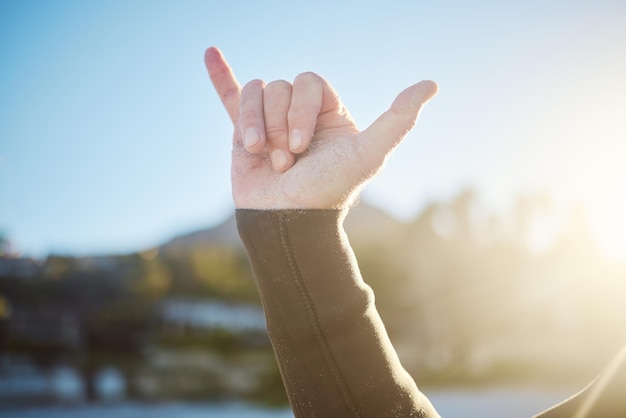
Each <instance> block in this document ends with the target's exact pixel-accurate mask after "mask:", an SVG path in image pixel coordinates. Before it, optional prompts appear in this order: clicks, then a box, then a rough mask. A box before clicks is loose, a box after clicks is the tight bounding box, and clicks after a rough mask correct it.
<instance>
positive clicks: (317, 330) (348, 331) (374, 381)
mask: <svg viewBox="0 0 626 418" xmlns="http://www.w3.org/2000/svg"><path fill="white" fill-rule="evenodd" d="M341 222H342V213H341V212H340V211H336V210H280V211H259V210H238V211H237V223H238V228H239V232H240V235H241V237H242V239H243V241H244V244H245V246H246V249H247V251H248V255H249V257H250V261H251V264H252V267H253V270H254V275H255V279H256V281H257V286H258V288H259V292H260V294H261V299H262V301H263V306H264V309H265V314H266V317H267V324H268V332H269V335H270V339H271V340H272V344H273V346H274V351H275V353H276V358H277V360H278V363H279V367H280V369H281V374H282V376H283V382H284V384H285V387H286V389H287V393H288V396H289V400H290V402H291V405H292V408H293V410H294V413H295V414H296V416H298V417H302V416H328V417H330V416H361V417H368V416H371V417H409V416H415V417H429V418H430V417H437V416H438V415H437V413H436V412H435V410H434V408H433V407H432V406H431V405H430V403H429V402H428V400H427V399H426V397H425V396H424V395H423V394H421V393H420V392H419V390H418V389H417V387H416V385H415V382H414V381H413V379H412V378H411V377H410V376H409V375H408V374H407V373H406V371H405V370H404V369H403V368H402V366H401V364H400V362H399V360H398V358H397V355H396V352H395V350H394V349H393V347H392V346H391V343H390V341H389V338H388V336H387V333H386V331H385V328H384V326H383V323H382V321H381V319H380V317H379V315H378V313H377V311H376V308H375V305H374V295H373V293H372V291H371V289H370V288H369V286H367V285H366V284H365V283H364V282H363V280H362V279H361V276H360V273H359V270H358V266H357V263H356V260H355V258H354V255H353V253H352V250H351V248H350V246H349V244H348V242H347V239H346V238H345V235H344V233H343V229H342V227H341Z"/></svg>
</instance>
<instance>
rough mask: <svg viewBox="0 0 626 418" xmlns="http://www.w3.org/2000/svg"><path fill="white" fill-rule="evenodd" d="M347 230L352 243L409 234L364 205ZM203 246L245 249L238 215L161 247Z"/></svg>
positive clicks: (353, 211)
mask: <svg viewBox="0 0 626 418" xmlns="http://www.w3.org/2000/svg"><path fill="white" fill-rule="evenodd" d="M344 227H345V229H346V232H347V234H348V238H349V239H350V242H352V243H358V244H369V243H372V242H380V241H384V240H387V239H394V238H397V237H398V236H401V234H403V233H404V232H405V231H406V224H405V223H403V222H400V221H398V220H397V219H396V218H394V217H392V216H391V215H389V214H387V213H386V212H384V211H382V210H381V209H378V208H375V207H374V206H371V205H368V204H366V203H363V202H361V203H360V204H359V205H357V206H356V207H354V208H352V209H350V212H349V213H348V216H347V217H346V220H345V221H344ZM202 245H216V246H228V247H235V248H239V249H243V245H242V243H241V240H240V239H239V234H238V233H237V224H236V221H235V215H234V214H233V215H231V216H230V217H228V218H227V219H226V220H224V221H223V222H222V223H220V224H218V225H216V226H214V227H211V228H205V229H201V230H199V231H194V232H190V233H187V234H183V235H179V236H177V237H175V238H173V239H172V240H170V241H169V242H167V243H165V244H163V245H162V246H161V250H162V251H164V252H176V253H179V252H184V251H186V250H188V249H190V248H193V247H197V246H202Z"/></svg>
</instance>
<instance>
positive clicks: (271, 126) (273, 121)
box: [263, 80, 295, 171]
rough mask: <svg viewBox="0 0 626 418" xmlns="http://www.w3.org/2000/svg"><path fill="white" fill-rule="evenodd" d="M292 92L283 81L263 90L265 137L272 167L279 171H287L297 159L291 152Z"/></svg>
mask: <svg viewBox="0 0 626 418" xmlns="http://www.w3.org/2000/svg"><path fill="white" fill-rule="evenodd" d="M291 91H292V87H291V84H289V83H288V82H286V81H282V80H278V81H273V82H271V83H269V84H268V85H267V86H266V87H265V89H264V90H263V115H264V119H265V135H266V138H267V144H268V145H269V150H270V157H271V159H272V165H273V166H274V169H276V170H278V171H285V170H287V169H288V168H289V167H291V166H292V165H293V162H294V159H295V158H294V156H293V154H292V153H291V152H290V151H289V125H288V122H287V112H288V111H289V105H290V103H291Z"/></svg>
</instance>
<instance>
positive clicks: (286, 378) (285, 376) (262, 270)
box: [249, 242, 304, 417]
mask: <svg viewBox="0 0 626 418" xmlns="http://www.w3.org/2000/svg"><path fill="white" fill-rule="evenodd" d="M249 245H250V246H251V249H252V251H253V253H254V257H255V258H258V257H256V254H258V252H257V246H256V243H254V242H250V243H249ZM256 268H257V269H258V270H259V276H260V277H270V275H269V274H268V272H267V270H266V269H265V266H264V265H263V264H262V263H259V264H258V265H257V266H256ZM259 294H260V296H261V303H262V304H263V305H264V309H263V311H264V312H265V323H266V328H267V329H268V332H269V328H270V322H272V321H271V318H269V316H268V315H267V311H266V310H265V298H264V297H263V292H259ZM270 341H271V338H270ZM273 345H274V343H273V342H272V346H273ZM273 351H274V355H275V356H276V360H277V361H276V364H277V366H278V371H279V372H280V375H281V377H282V379H283V386H284V387H285V391H286V392H287V395H288V397H289V398H291V396H289V392H290V391H291V388H292V385H291V383H290V381H289V380H290V379H289V376H288V373H285V371H284V370H283V364H285V362H284V360H283V357H282V355H281V353H280V350H277V349H273ZM289 403H290V404H291V408H292V410H293V412H294V416H296V417H303V416H304V415H303V414H302V411H301V410H300V405H297V403H296V402H289Z"/></svg>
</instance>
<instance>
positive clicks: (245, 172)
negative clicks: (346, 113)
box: [232, 120, 363, 209]
mask: <svg viewBox="0 0 626 418" xmlns="http://www.w3.org/2000/svg"><path fill="white" fill-rule="evenodd" d="M335 122H336V123H335V125H339V126H338V127H334V126H332V125H331V126H328V127H325V128H323V129H320V130H318V131H316V132H315V135H314V136H313V140H312V141H311V145H310V146H309V148H308V149H307V151H306V152H305V153H303V154H301V155H300V156H299V157H298V160H297V163H296V164H294V166H293V167H291V168H290V169H289V170H287V171H285V172H283V173H281V172H278V171H276V170H274V169H273V167H272V164H271V161H270V158H269V155H268V154H267V153H260V154H251V153H249V152H248V151H247V150H246V149H245V148H244V147H243V146H241V145H237V144H241V141H240V140H237V138H235V141H234V143H235V144H236V145H235V146H234V148H233V153H232V183H233V198H234V200H235V205H236V206H237V207H239V208H275V209H280V208H338V207H341V206H343V205H344V204H345V203H349V201H350V199H351V197H352V196H351V192H352V190H351V189H353V188H354V184H357V183H358V180H359V178H360V177H362V176H363V174H362V171H363V170H362V169H361V168H360V164H359V161H358V159H356V158H355V157H356V156H357V155H358V154H359V152H358V149H357V148H358V142H357V140H356V132H357V129H356V126H355V125H354V123H352V122H350V123H348V124H346V123H345V120H337V121H335ZM342 125H343V126H342ZM238 132H239V131H238V130H235V135H239V134H238Z"/></svg>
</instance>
